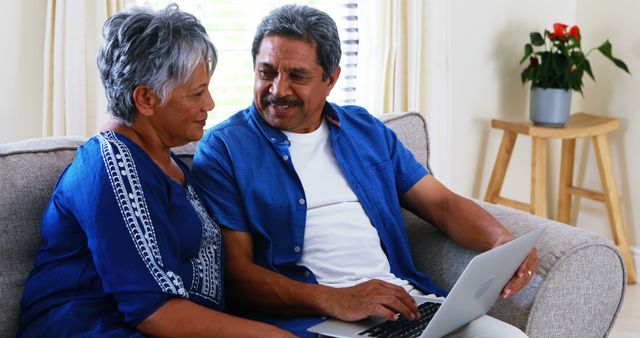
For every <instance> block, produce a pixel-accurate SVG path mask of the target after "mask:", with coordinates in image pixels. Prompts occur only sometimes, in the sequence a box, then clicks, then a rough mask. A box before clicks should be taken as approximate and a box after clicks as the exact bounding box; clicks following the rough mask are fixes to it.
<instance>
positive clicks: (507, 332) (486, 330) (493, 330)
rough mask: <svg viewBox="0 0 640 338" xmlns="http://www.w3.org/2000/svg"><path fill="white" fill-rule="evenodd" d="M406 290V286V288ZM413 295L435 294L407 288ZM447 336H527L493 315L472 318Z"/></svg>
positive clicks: (476, 337)
mask: <svg viewBox="0 0 640 338" xmlns="http://www.w3.org/2000/svg"><path fill="white" fill-rule="evenodd" d="M405 290H406V288H405ZM407 291H408V292H409V294H410V295H412V296H423V297H424V296H426V297H434V298H437V297H436V296H435V295H428V296H427V295H425V294H424V293H422V292H420V291H419V290H418V289H409V290H407ZM445 337H447V338H483V337H486V338H520V337H522V338H524V337H527V335H526V334H524V332H522V331H521V330H520V329H519V328H517V327H515V326H513V325H511V324H508V323H506V322H503V321H501V320H500V319H496V318H493V317H491V316H487V315H484V316H481V317H479V318H477V319H474V320H472V321H471V322H469V323H468V324H465V325H463V326H461V327H460V328H458V329H456V330H454V331H453V332H451V333H449V334H448V335H446V336H445Z"/></svg>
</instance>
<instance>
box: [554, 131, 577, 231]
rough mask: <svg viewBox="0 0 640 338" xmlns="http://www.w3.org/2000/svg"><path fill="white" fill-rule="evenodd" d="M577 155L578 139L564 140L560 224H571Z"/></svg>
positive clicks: (559, 205)
mask: <svg viewBox="0 0 640 338" xmlns="http://www.w3.org/2000/svg"><path fill="white" fill-rule="evenodd" d="M575 153H576V139H574V138H570V139H564V140H562V157H561V160H560V191H559V193H558V217H557V221H558V222H560V223H565V224H570V221H571V219H570V218H571V193H570V192H569V188H571V187H572V186H573V162H574V159H575Z"/></svg>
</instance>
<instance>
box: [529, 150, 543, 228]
mask: <svg viewBox="0 0 640 338" xmlns="http://www.w3.org/2000/svg"><path fill="white" fill-rule="evenodd" d="M532 143H533V149H532V151H531V157H532V158H531V210H530V212H531V213H532V214H534V215H538V216H542V217H546V203H545V197H546V194H547V192H546V188H547V139H546V138H543V137H533V140H532Z"/></svg>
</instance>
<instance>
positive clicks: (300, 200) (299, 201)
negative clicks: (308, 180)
mask: <svg viewBox="0 0 640 338" xmlns="http://www.w3.org/2000/svg"><path fill="white" fill-rule="evenodd" d="M298 203H300V205H302V204H305V203H306V201H305V200H304V198H301V199H299V200H298Z"/></svg>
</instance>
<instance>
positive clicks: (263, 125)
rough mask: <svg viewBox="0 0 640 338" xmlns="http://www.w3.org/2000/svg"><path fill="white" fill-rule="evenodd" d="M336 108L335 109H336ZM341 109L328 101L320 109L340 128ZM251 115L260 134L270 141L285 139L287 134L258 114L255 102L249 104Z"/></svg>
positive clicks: (275, 141)
mask: <svg viewBox="0 0 640 338" xmlns="http://www.w3.org/2000/svg"><path fill="white" fill-rule="evenodd" d="M336 108H337V109H336ZM341 110H342V109H340V107H339V106H336V105H333V104H331V103H329V102H325V104H324V108H323V109H322V115H323V116H324V118H325V119H326V120H327V121H328V122H329V123H330V124H332V125H334V126H335V127H337V128H340V114H342V111H341ZM250 113H251V117H252V118H253V120H254V121H255V122H256V125H257V126H258V129H259V130H260V132H262V134H263V135H264V136H265V137H266V138H267V139H268V140H269V141H270V142H271V143H279V142H284V141H286V140H287V136H286V135H285V134H284V133H283V132H282V131H280V129H276V128H273V127H271V126H270V125H269V124H268V123H267V122H265V120H264V119H263V118H262V116H261V115H260V112H258V109H257V108H256V105H255V103H253V104H252V105H251V110H250Z"/></svg>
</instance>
